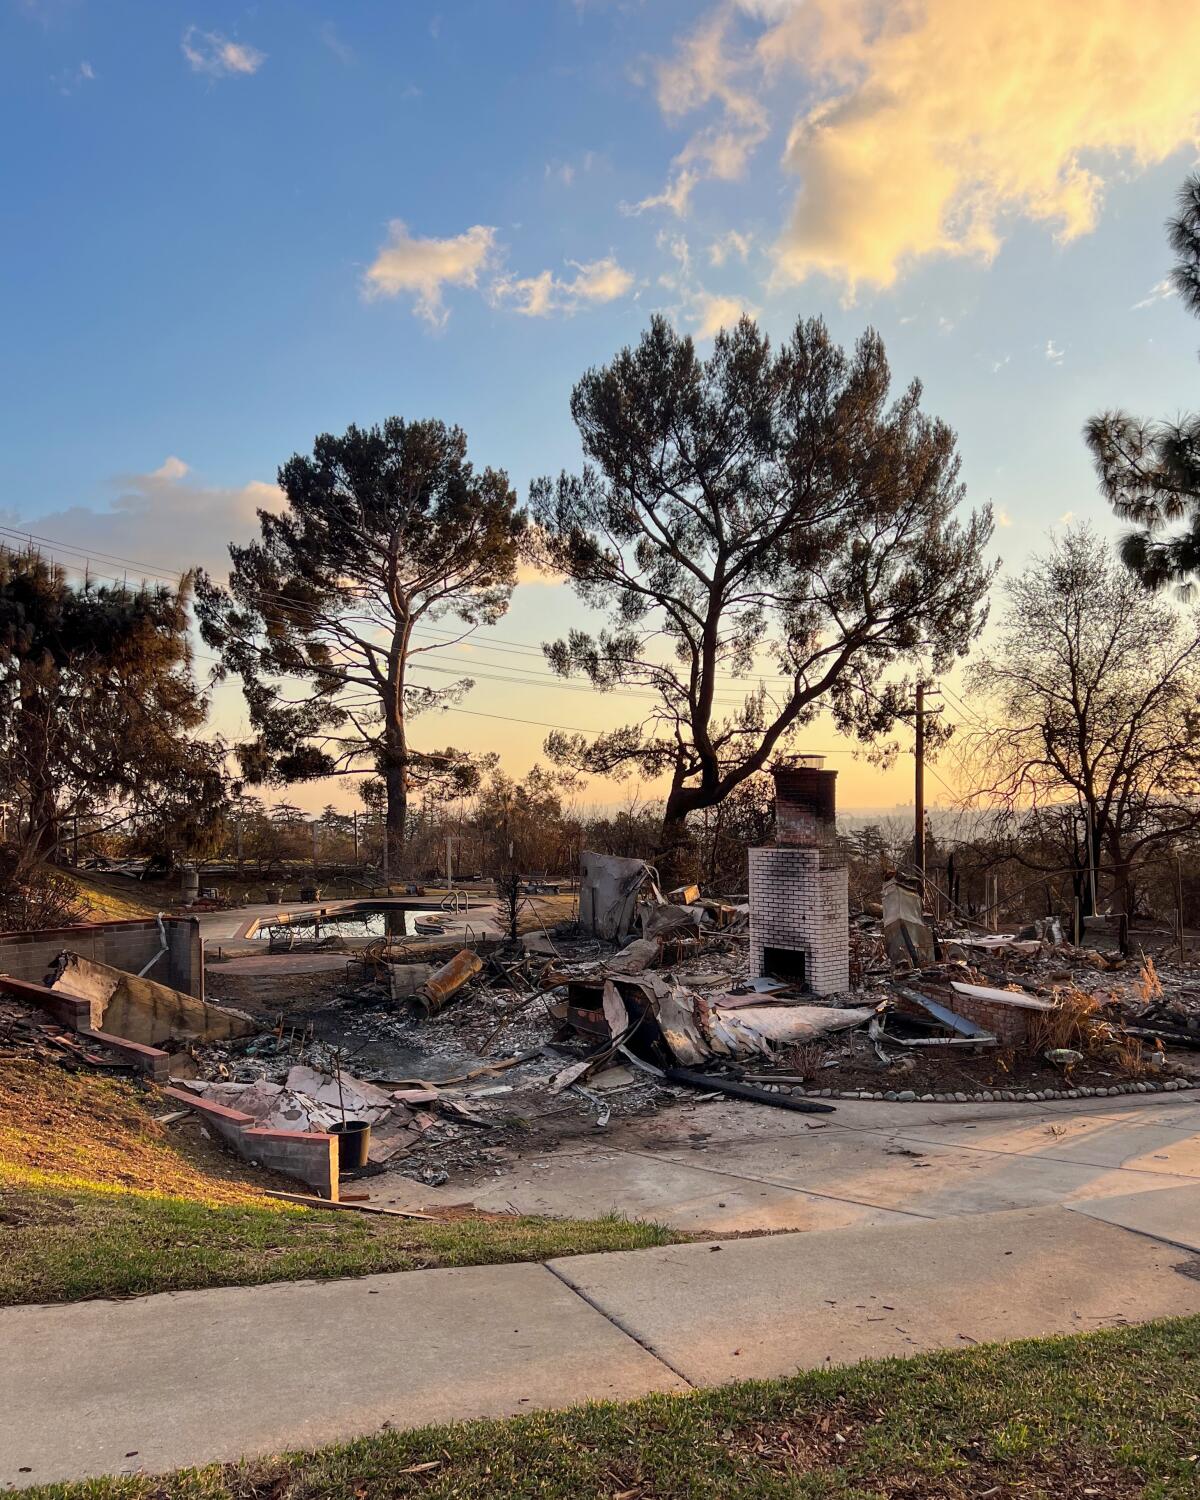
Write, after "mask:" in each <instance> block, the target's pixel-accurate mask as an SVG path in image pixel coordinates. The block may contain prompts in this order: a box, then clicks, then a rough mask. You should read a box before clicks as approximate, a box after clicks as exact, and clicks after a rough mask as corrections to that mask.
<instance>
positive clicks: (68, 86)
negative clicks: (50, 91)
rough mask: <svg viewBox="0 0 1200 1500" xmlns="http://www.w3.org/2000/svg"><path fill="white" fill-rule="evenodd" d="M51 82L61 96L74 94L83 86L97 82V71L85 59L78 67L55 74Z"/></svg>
mask: <svg viewBox="0 0 1200 1500" xmlns="http://www.w3.org/2000/svg"><path fill="white" fill-rule="evenodd" d="M50 81H51V83H53V84H54V85H55V87H56V88H57V89H58V92H59V93H60V94H73V93H74V92H75V90H76V89H77V88H79V87H80V85H81V84H85V83H94V82H95V81H96V70H95V68H93V67H92V65H91V63H90V62H88V61H87V59H86V58H85V59H84V61H83V62H81V63H79V64H78V65H77V66H76V67H74V68H64V69H63V70H62V72H61V73H55V74H53V76H52V77H51V80H50Z"/></svg>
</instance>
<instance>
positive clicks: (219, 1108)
mask: <svg viewBox="0 0 1200 1500" xmlns="http://www.w3.org/2000/svg"><path fill="white" fill-rule="evenodd" d="M163 1093H164V1095H166V1096H167V1097H169V1098H171V1099H174V1100H175V1101H176V1102H177V1103H179V1104H185V1105H187V1107H188V1108H189V1109H193V1110H195V1112H196V1113H197V1114H198V1115H200V1116H201V1118H202V1119H203V1120H204V1123H205V1124H206V1125H207V1126H209V1127H210V1129H212V1130H213V1131H214V1133H215V1134H217V1135H219V1136H220V1137H221V1139H222V1140H223V1141H224V1142H225V1143H226V1144H227V1145H228V1146H230V1147H231V1148H232V1149H233V1150H234V1151H236V1152H237V1154H238V1155H239V1156H240V1157H242V1158H243V1159H244V1160H245V1161H252V1162H257V1163H258V1165H259V1166H262V1167H270V1168H271V1170H272V1171H275V1172H282V1173H283V1174H284V1175H285V1176H287V1177H296V1178H298V1179H299V1180H300V1181H301V1182H303V1183H305V1184H307V1186H308V1187H310V1188H312V1190H313V1191H314V1192H315V1193H316V1194H317V1195H318V1197H321V1198H328V1199H329V1200H330V1201H331V1202H333V1203H336V1202H337V1197H338V1138H337V1136H336V1135H328V1134H326V1133H324V1132H323V1131H316V1130H267V1129H264V1128H263V1127H262V1126H260V1125H255V1123H254V1119H253V1117H252V1116H251V1115H247V1114H244V1113H243V1112H242V1111H241V1110H239V1109H230V1108H229V1107H228V1106H227V1105H225V1104H217V1103H216V1102H215V1100H212V1099H205V1098H202V1097H201V1096H200V1095H199V1094H189V1093H188V1091H187V1090H186V1089H177V1088H165V1089H163Z"/></svg>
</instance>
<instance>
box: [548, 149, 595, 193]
mask: <svg viewBox="0 0 1200 1500" xmlns="http://www.w3.org/2000/svg"><path fill="white" fill-rule="evenodd" d="M602 160H603V157H601V156H598V155H597V154H596V152H595V151H585V152H584V153H583V155H582V156H581V157H580V158H579V159H578V161H548V162H547V163H546V180H547V181H548V182H557V183H560V184H561V185H562V186H563V187H571V186H572V185H573V184H574V182H575V179H576V178H577V177H578V176H579V174H580V173H581V172H582V173H588V172H591V171H594V170H595V168H596V167H597V165H598V164H599V163H600V162H601V161H602Z"/></svg>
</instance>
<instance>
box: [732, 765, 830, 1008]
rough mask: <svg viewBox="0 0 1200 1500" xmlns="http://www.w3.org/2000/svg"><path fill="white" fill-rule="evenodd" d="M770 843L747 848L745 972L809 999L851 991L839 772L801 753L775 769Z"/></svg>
mask: <svg viewBox="0 0 1200 1500" xmlns="http://www.w3.org/2000/svg"><path fill="white" fill-rule="evenodd" d="M772 775H773V776H774V778H775V833H776V841H775V843H774V845H772V846H770V847H767V848H762V849H751V850H750V972H751V974H770V975H773V976H774V977H776V978H780V979H785V978H786V979H793V978H794V979H796V980H799V981H802V982H803V983H804V985H805V987H806V988H807V989H809V990H811V992H812V993H813V994H814V995H836V994H838V993H839V992H841V991H842V990H846V989H849V987H850V913H849V898H848V895H847V885H846V868H845V866H844V864H842V862H841V861H840V860H839V858H838V855H837V848H836V842H835V831H836V826H835V824H836V814H837V801H836V783H837V772H836V771H826V770H825V769H824V758H823V757H822V756H819V755H807V756H802V757H799V758H798V759H796V760H794V761H791V762H785V763H781V764H779V765H777V766H775V768H774V770H773V772H772Z"/></svg>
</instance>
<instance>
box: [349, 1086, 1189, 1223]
mask: <svg viewBox="0 0 1200 1500" xmlns="http://www.w3.org/2000/svg"><path fill="white" fill-rule="evenodd" d="M371 1190H372V1198H371V1201H372V1202H373V1203H377V1204H380V1205H381V1206H388V1205H391V1206H395V1207H409V1208H414V1207H420V1206H422V1205H427V1204H436V1203H450V1202H460V1203H461V1202H468V1201H469V1202H473V1203H475V1204H476V1205H478V1206H479V1207H480V1208H487V1209H506V1208H511V1209H516V1210H518V1211H520V1212H521V1213H547V1214H556V1215H568V1214H570V1215H595V1214H602V1213H606V1212H610V1211H616V1212H619V1213H623V1214H625V1215H627V1216H628V1217H630V1218H641V1219H652V1220H656V1221H658V1222H660V1223H664V1224H669V1225H671V1226H673V1227H675V1228H680V1229H690V1230H699V1231H719V1232H723V1233H731V1232H739V1231H743V1232H744V1231H747V1230H750V1231H753V1230H760V1231H761V1230H785V1229H788V1230H826V1229H846V1228H854V1227H860V1226H867V1225H879V1224H899V1223H904V1222H912V1221H914V1220H929V1219H945V1218H955V1217H957V1216H959V1215H964V1214H982V1213H996V1212H1004V1211H1008V1210H1012V1209H1021V1208H1045V1207H1051V1206H1056V1205H1062V1206H1064V1207H1067V1208H1071V1209H1080V1210H1088V1211H1096V1212H1098V1207H1097V1206H1098V1205H1099V1204H1101V1203H1102V1202H1104V1201H1106V1200H1121V1201H1122V1202H1123V1203H1127V1204H1134V1205H1135V1206H1136V1201H1137V1200H1138V1199H1139V1198H1141V1197H1143V1196H1144V1195H1150V1196H1153V1195H1156V1194H1162V1193H1169V1194H1171V1195H1172V1196H1169V1197H1166V1198H1164V1199H1163V1200H1162V1202H1161V1204H1159V1205H1158V1209H1157V1212H1158V1214H1159V1215H1160V1217H1161V1215H1162V1214H1163V1213H1164V1212H1165V1210H1166V1208H1167V1207H1168V1206H1169V1205H1171V1204H1177V1205H1178V1206H1179V1215H1180V1216H1183V1215H1184V1214H1185V1212H1188V1213H1190V1212H1192V1211H1193V1210H1194V1214H1195V1227H1196V1232H1197V1233H1200V1094H1197V1093H1195V1092H1184V1093H1176V1094H1148V1095H1138V1096H1136V1102H1134V1096H1130V1097H1129V1098H1118V1099H1107V1098H1106V1099H1088V1100H1064V1101H1060V1102H1050V1101H1048V1102H1045V1103H1013V1104H978V1105H972V1104H967V1105H949V1104H928V1105H926V1104H887V1103H866V1102H860V1101H856V1100H847V1101H842V1102H839V1103H838V1105H837V1113H836V1114H832V1115H827V1116H821V1117H819V1118H815V1117H811V1116H805V1115H797V1114H791V1113H789V1112H787V1111H784V1110H780V1109H772V1108H770V1107H767V1106H763V1105H756V1104H743V1103H740V1102H735V1101H731V1100H716V1101H713V1102H711V1103H703V1104H702V1103H696V1104H689V1105H683V1106H680V1107H677V1108H673V1109H668V1110H663V1111H660V1112H659V1113H658V1114H657V1115H654V1116H652V1117H648V1118H644V1119H638V1120H631V1121H626V1122H623V1123H621V1124H616V1125H613V1126H612V1127H610V1128H609V1129H607V1130H604V1131H597V1132H596V1134H595V1135H594V1136H593V1137H591V1138H590V1139H585V1140H582V1141H580V1140H573V1141H571V1142H569V1143H566V1144H564V1145H563V1146H561V1147H560V1148H559V1149H557V1150H555V1151H553V1152H551V1153H548V1154H545V1155H538V1154H529V1155H525V1156H520V1157H515V1158H514V1159H512V1160H511V1161H510V1162H509V1163H508V1164H507V1165H506V1166H504V1167H503V1168H501V1169H500V1171H499V1172H493V1173H491V1174H489V1176H487V1177H486V1178H484V1179H482V1180H481V1181H476V1182H473V1183H470V1184H464V1183H462V1182H456V1183H453V1184H451V1185H449V1186H448V1187H445V1188H441V1189H436V1190H435V1189H430V1188H426V1187H423V1186H421V1185H420V1184H417V1183H413V1182H410V1181H409V1180H408V1179H407V1178H404V1177H401V1176H399V1175H398V1174H393V1175H390V1176H388V1177H385V1178H377V1179H375V1180H374V1181H373V1182H372V1184H371ZM1145 1211H1146V1213H1147V1214H1149V1213H1150V1212H1151V1205H1150V1204H1149V1203H1147V1205H1146V1210H1145ZM1126 1212H1127V1216H1128V1214H1129V1213H1131V1212H1132V1209H1127V1211H1126ZM1120 1222H1125V1221H1124V1220H1122V1221H1120ZM1172 1222H1174V1219H1172ZM1127 1227H1132V1228H1136V1227H1138V1226H1137V1225H1136V1224H1127ZM1167 1237H1168V1238H1169V1237H1170V1236H1167ZM1194 1239H1195V1234H1193V1236H1192V1239H1188V1238H1187V1237H1186V1235H1185V1236H1184V1237H1183V1238H1181V1239H1177V1240H1176V1241H1175V1242H1176V1243H1181V1244H1191V1243H1193V1240H1194ZM1196 1248H1200V1245H1196Z"/></svg>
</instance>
